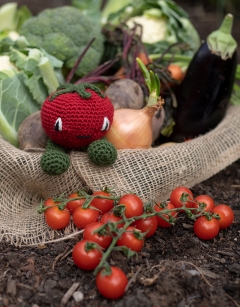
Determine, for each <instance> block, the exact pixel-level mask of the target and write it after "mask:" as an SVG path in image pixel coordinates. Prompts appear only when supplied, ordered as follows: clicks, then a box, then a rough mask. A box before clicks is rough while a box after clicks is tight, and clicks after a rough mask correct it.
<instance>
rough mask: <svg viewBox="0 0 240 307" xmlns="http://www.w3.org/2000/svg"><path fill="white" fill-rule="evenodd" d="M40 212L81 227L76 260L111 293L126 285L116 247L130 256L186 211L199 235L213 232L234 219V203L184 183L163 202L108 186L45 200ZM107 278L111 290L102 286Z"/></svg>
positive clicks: (56, 223)
mask: <svg viewBox="0 0 240 307" xmlns="http://www.w3.org/2000/svg"><path fill="white" fill-rule="evenodd" d="M38 213H44V216H45V221H46V223H47V225H48V226H49V227H50V228H52V229H54V230H60V229H63V228H65V227H67V226H68V224H70V222H71V221H72V222H73V224H74V225H75V226H76V227H77V228H79V229H82V230H83V238H82V240H80V241H79V242H77V243H76V244H75V246H74V247H73V252H72V257H73V261H74V263H75V264H76V266H78V267H79V268H81V269H83V270H92V271H93V274H94V275H95V276H96V287H97V289H98V290H99V292H100V293H101V294H102V295H103V296H104V297H106V298H109V299H116V298H119V297H121V296H122V295H124V292H125V288H126V285H127V277H126V274H125V273H124V272H123V271H122V270H121V269H120V268H117V267H115V266H111V265H110V264H109V263H108V258H109V256H110V254H111V253H112V252H113V251H121V252H123V253H124V254H125V255H126V257H132V256H133V255H137V253H138V252H140V251H141V249H142V247H143V246H144V244H145V240H146V239H147V238H148V237H150V236H152V235H154V234H155V233H156V231H157V229H158V228H169V227H172V226H174V224H175V223H176V221H177V219H178V218H179V216H181V215H182V214H186V215H187V217H188V218H189V219H190V220H192V221H193V222H194V225H193V231H194V234H195V235H196V236H197V237H198V238H199V239H201V240H211V239H213V238H215V237H216V236H217V235H218V234H219V232H220V230H221V229H225V228H227V227H229V226H230V225H231V224H232V222H233V220H234V212H233V210H232V209H231V207H230V206H228V205H226V204H219V205H216V204H215V202H214V200H213V199H212V198H211V197H210V196H208V195H198V196H197V197H194V195H193V193H192V191H191V190H190V189H189V188H187V187H185V186H179V187H176V188H174V189H173V190H172V192H171V193H170V197H169V201H165V202H156V201H153V200H151V201H148V202H143V200H142V199H141V198H140V197H139V196H138V195H137V194H134V193H125V194H123V195H116V194H115V193H114V192H113V191H111V190H110V189H109V188H107V187H104V188H102V189H101V190H98V191H94V192H93V193H91V192H90V191H88V190H86V189H82V190H80V191H78V192H73V193H71V194H70V195H67V197H65V196H64V195H60V196H59V197H56V198H49V199H47V200H45V201H43V202H41V204H40V206H39V208H38ZM103 281H104V283H105V284H108V285H109V287H108V288H109V289H112V290H111V291H110V292H108V291H106V287H103V286H102V284H101V283H103ZM112 287H115V288H114V289H115V290H114V289H113V288H112Z"/></svg>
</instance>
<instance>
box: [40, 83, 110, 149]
mask: <svg viewBox="0 0 240 307" xmlns="http://www.w3.org/2000/svg"><path fill="white" fill-rule="evenodd" d="M113 114H114V107H113V104H112V102H111V101H110V99H109V98H108V97H106V96H105V95H103V94H102V93H101V91H100V90H99V89H98V88H97V87H95V86H94V85H92V84H85V83H82V84H79V85H73V84H66V85H62V86H60V87H59V88H58V90H57V91H56V92H55V93H53V94H52V95H51V96H49V97H48V98H47V99H46V100H45V102H44V103H43V105H42V110H41V121H42V126H43V128H44V130H45V131H46V133H47V135H48V136H49V138H50V139H51V140H52V141H53V142H55V143H56V144H58V145H60V146H63V147H65V148H68V149H79V148H80V147H82V146H87V145H89V144H90V143H92V142H93V141H95V140H99V139H101V138H102V137H103V136H104V135H105V134H106V132H107V131H108V129H109V128H110V126H111V124H112V121H113Z"/></svg>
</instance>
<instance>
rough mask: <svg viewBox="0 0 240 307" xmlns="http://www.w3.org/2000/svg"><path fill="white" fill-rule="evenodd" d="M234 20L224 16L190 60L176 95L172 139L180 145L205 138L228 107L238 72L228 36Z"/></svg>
mask: <svg viewBox="0 0 240 307" xmlns="http://www.w3.org/2000/svg"><path fill="white" fill-rule="evenodd" d="M232 23H233V16H232V15H231V14H227V15H226V16H225V18H224V20H223V22H222V24H221V26H220V28H219V30H217V31H214V32H212V33H211V34H210V35H209V36H208V37H207V39H206V41H205V42H204V43H203V44H202V45H201V46H200V48H199V50H198V51H197V52H196V54H195V55H194V57H193V59H192V60H191V62H190V64H189V67H188V69H187V71H186V75H185V78H184V80H183V81H182V83H181V84H180V85H179V87H178V88H177V89H176V91H175V95H176V99H177V108H176V109H174V111H173V118H174V121H175V126H174V128H173V132H172V135H171V139H172V140H173V141H176V142H182V141H184V140H186V139H189V138H194V137H196V136H199V135H202V134H205V133H206V132H208V131H210V130H212V129H213V128H215V127H216V126H217V125H218V124H219V123H220V121H221V120H222V119H223V117H224V115H225V113H226V110H227V108H228V106H229V102H230V97H231V93H232V90H233V85H234V82H235V73H236V68H237V51H236V50H237V43H236V41H235V40H234V38H233V37H232V35H231V30H232Z"/></svg>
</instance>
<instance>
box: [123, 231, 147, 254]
mask: <svg viewBox="0 0 240 307" xmlns="http://www.w3.org/2000/svg"><path fill="white" fill-rule="evenodd" d="M138 233H139V234H140V235H141V232H140V230H138V229H136V228H135V227H134V226H129V227H127V229H126V231H125V232H124V233H123V234H122V235H121V237H120V238H119V239H118V240H117V245H118V246H126V247H128V248H130V249H131V250H132V251H134V252H139V251H140V250H141V249H142V247H143V244H144V239H143V238H141V239H140V238H137V235H138Z"/></svg>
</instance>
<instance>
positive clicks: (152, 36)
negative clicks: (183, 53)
mask: <svg viewBox="0 0 240 307" xmlns="http://www.w3.org/2000/svg"><path fill="white" fill-rule="evenodd" d="M126 24H127V25H128V27H129V28H130V29H131V28H133V27H134V25H135V24H139V25H141V26H142V41H143V42H144V43H148V44H154V43H157V42H159V41H161V40H164V39H165V37H166V35H167V26H166V21H165V20H164V19H157V18H153V17H150V16H146V15H142V16H135V17H132V18H130V19H129V20H128V21H127V22H126ZM139 30H140V29H139ZM137 34H139V35H140V34H141V33H140V31H139V33H137Z"/></svg>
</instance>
